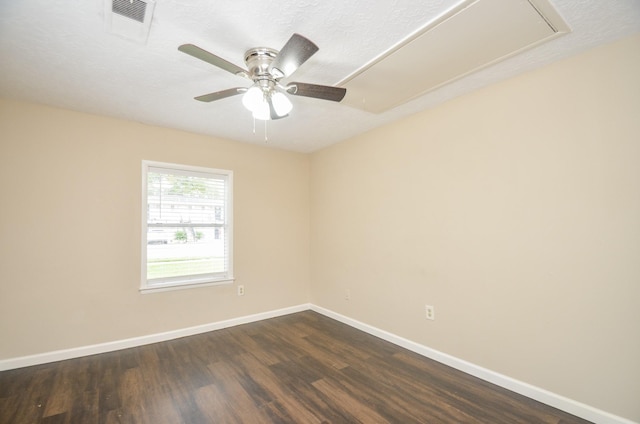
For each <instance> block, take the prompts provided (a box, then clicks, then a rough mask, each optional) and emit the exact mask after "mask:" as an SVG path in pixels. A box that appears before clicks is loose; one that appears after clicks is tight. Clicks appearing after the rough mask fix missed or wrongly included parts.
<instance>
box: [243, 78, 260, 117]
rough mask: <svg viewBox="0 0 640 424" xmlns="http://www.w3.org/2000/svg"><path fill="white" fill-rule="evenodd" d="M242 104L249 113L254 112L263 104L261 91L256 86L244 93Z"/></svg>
mask: <svg viewBox="0 0 640 424" xmlns="http://www.w3.org/2000/svg"><path fill="white" fill-rule="evenodd" d="M242 104H243V105H244V107H246V108H247V109H249V110H250V111H251V112H255V111H256V110H257V109H258V108H260V106H261V105H263V104H265V99H264V93H263V92H262V89H261V88H260V87H257V86H255V85H254V86H253V87H251V88H249V89H248V90H247V92H246V93H244V96H242Z"/></svg>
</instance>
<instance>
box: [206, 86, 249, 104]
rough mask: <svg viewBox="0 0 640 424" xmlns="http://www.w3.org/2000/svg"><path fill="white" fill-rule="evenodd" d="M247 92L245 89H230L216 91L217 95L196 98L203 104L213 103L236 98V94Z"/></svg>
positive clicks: (210, 94)
mask: <svg viewBox="0 0 640 424" xmlns="http://www.w3.org/2000/svg"><path fill="white" fill-rule="evenodd" d="M246 91H247V89H246V88H244V87H236V88H228V89H226V90H222V91H216V92H215V93H209V94H203V95H202V96H198V97H195V99H196V100H199V101H201V102H213V101H215V100H220V99H224V98H227V97H231V96H235V95H236V94H241V93H245V92H246Z"/></svg>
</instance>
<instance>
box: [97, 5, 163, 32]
mask: <svg viewBox="0 0 640 424" xmlns="http://www.w3.org/2000/svg"><path fill="white" fill-rule="evenodd" d="M154 6H155V2H154V1H153V0H104V13H105V24H106V26H107V31H108V32H110V33H112V34H115V35H118V36H120V37H123V38H126V39H128V40H131V41H137V42H139V43H146V41H147V37H148V36H149V29H150V28H151V17H152V15H153V8H154Z"/></svg>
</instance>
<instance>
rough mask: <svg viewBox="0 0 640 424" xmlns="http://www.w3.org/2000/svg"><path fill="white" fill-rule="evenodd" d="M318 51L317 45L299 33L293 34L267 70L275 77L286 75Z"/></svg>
mask: <svg viewBox="0 0 640 424" xmlns="http://www.w3.org/2000/svg"><path fill="white" fill-rule="evenodd" d="M317 51H318V46H316V45H315V44H313V42H311V41H310V40H308V39H306V38H305V37H303V36H302V35H300V34H293V35H292V36H291V38H289V41H287V43H286V44H285V45H284V47H283V48H282V50H280V53H278V56H276V59H275V60H274V61H273V63H272V64H271V66H270V67H269V71H270V72H271V74H272V75H273V76H274V77H276V78H283V77H288V76H290V75H291V74H293V73H294V72H295V71H296V69H298V68H299V67H300V65H302V64H303V63H304V62H306V61H307V59H309V58H310V57H311V56H313V55H314V54H315V52H317Z"/></svg>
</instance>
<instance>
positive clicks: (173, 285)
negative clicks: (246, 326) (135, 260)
mask: <svg viewBox="0 0 640 424" xmlns="http://www.w3.org/2000/svg"><path fill="white" fill-rule="evenodd" d="M149 168H166V169H167V170H168V171H177V172H178V173H179V172H186V173H197V174H203V175H211V176H212V177H218V178H219V177H220V176H224V177H225V179H226V190H225V192H226V198H225V202H224V207H225V210H224V216H225V217H226V227H225V236H226V242H227V247H226V250H227V255H228V257H227V267H228V269H227V272H226V273H225V275H224V276H223V277H206V278H194V277H188V276H185V277H174V278H166V279H163V281H161V282H153V281H152V280H148V279H147V247H148V243H147V241H148V240H147V234H148V232H147V230H148V225H147V217H148V216H147V209H148V193H147V181H148V173H149ZM141 212H142V237H141V240H142V246H141V247H142V249H141V251H142V254H141V284H140V292H141V293H150V292H159V291H167V290H179V289H186V288H193V287H203V286H212V285H221V284H231V283H233V281H234V276H233V171H229V170H226V169H215V168H205V167H200V166H191V165H182V164H176V163H167V162H156V161H149V160H143V161H142V211H141ZM150 281H151V282H150Z"/></svg>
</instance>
